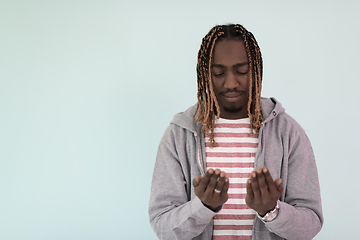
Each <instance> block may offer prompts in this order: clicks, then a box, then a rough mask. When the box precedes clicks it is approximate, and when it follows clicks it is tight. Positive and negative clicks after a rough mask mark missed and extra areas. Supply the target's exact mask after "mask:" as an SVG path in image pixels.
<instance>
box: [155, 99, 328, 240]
mask: <svg viewBox="0 0 360 240" xmlns="http://www.w3.org/2000/svg"><path fill="white" fill-rule="evenodd" d="M195 109H196V106H192V107H190V108H189V109H188V110H186V111H185V112H182V113H178V114H176V115H175V116H174V119H173V120H172V121H171V123H170V126H169V127H168V128H167V129H166V131H165V134H164V136H163V138H162V140H161V142H160V146H159V149H158V153H157V157H156V162H155V167H154V173H153V179H152V186H151V194H150V204H149V217H150V223H151V226H152V228H153V230H154V231H155V233H156V234H157V236H158V237H159V239H165V240H171V239H183V240H185V239H186V240H189V239H204V240H210V239H212V230H213V216H214V215H215V214H216V212H213V211H211V210H210V209H208V208H207V207H205V206H204V205H203V204H202V202H201V201H200V199H199V198H198V197H197V196H196V195H195V193H194V188H193V186H192V180H193V179H194V178H195V177H196V176H197V175H203V174H204V172H205V169H206V162H205V141H204V134H203V133H201V128H202V124H199V123H195V122H194V118H193V114H194V112H195ZM261 111H262V115H263V118H264V119H265V120H264V121H263V123H262V127H261V128H260V131H259V145H258V150H257V153H256V156H255V168H257V167H264V166H266V167H267V168H268V169H269V172H270V174H271V176H272V177H273V179H277V178H281V179H282V184H283V187H284V191H283V193H282V195H281V198H280V203H279V207H280V209H279V213H278V215H277V217H276V218H275V219H274V220H273V221H270V222H263V221H262V220H261V219H260V218H257V217H256V218H255V221H254V225H253V231H252V239H261V240H264V239H302V240H303V239H312V238H313V237H314V236H315V235H316V234H317V233H318V232H319V231H320V229H321V227H322V224H323V215H322V208H321V199H320V187H319V180H318V173H317V168H316V163H315V159H314V154H313V150H312V148H311V144H310V141H309V139H308V137H307V136H306V134H305V132H304V130H303V129H302V128H301V127H300V125H299V124H298V123H297V122H296V121H295V120H294V119H293V118H291V117H290V116H289V115H288V114H287V113H285V109H284V108H283V107H282V106H281V104H280V103H279V102H277V101H276V100H275V99H274V98H270V99H267V98H262V99H261Z"/></svg>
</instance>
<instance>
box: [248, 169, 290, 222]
mask: <svg viewBox="0 0 360 240" xmlns="http://www.w3.org/2000/svg"><path fill="white" fill-rule="evenodd" d="M281 183H282V180H281V178H278V179H276V180H275V181H273V179H272V177H271V175H270V172H269V170H268V169H267V168H266V167H264V168H257V169H256V170H255V171H253V172H252V173H251V174H250V178H249V179H248V181H247V183H246V191H247V193H246V197H245V201H246V204H247V205H248V206H249V207H250V208H252V209H254V210H255V211H256V212H258V214H259V215H260V216H264V215H265V214H266V213H267V212H269V211H271V210H273V209H274V208H275V206H276V202H277V200H279V198H280V196H281V193H282V192H283V190H284V188H283V186H282V184H281Z"/></svg>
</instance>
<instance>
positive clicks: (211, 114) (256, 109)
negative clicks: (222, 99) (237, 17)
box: [193, 24, 263, 147]
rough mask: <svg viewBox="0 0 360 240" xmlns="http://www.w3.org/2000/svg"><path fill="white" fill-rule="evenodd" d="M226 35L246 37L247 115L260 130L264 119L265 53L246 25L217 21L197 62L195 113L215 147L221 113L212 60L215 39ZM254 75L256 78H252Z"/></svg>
mask: <svg viewBox="0 0 360 240" xmlns="http://www.w3.org/2000/svg"><path fill="white" fill-rule="evenodd" d="M223 39H240V40H242V41H244V44H245V48H246V52H247V55H248V59H249V77H250V84H249V85H250V86H249V100H248V107H247V111H248V117H249V118H250V119H251V126H250V127H251V132H252V133H253V132H254V131H255V132H258V131H259V129H260V127H261V122H262V120H263V118H262V115H261V106H260V99H261V95H260V93H261V81H262V57H261V52H260V48H259V46H258V44H257V42H256V40H255V38H254V36H253V35H252V34H251V33H250V32H248V31H247V30H246V29H245V28H244V27H243V26H241V25H239V24H237V25H233V24H232V25H217V26H215V27H213V28H212V29H211V30H210V31H209V33H208V34H207V35H206V36H205V37H204V38H203V40H202V43H201V46H200V49H199V52H198V62H197V69H196V70H197V80H198V93H197V99H198V103H197V107H196V111H195V114H194V116H193V117H194V118H195V117H196V119H195V122H199V123H201V124H202V125H203V127H202V129H201V131H202V132H203V133H205V134H207V135H208V137H209V142H210V147H216V146H217V144H216V142H215V138H214V127H215V115H217V118H219V117H220V106H219V103H218V101H217V99H216V97H215V93H214V90H213V84H212V78H211V76H212V74H211V68H210V66H211V63H212V59H213V57H212V55H213V51H214V47H215V43H216V41H218V40H223ZM252 79H253V81H252Z"/></svg>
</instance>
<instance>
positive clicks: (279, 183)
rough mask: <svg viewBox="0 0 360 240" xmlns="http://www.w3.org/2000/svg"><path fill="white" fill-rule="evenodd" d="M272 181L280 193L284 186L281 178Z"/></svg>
mask: <svg viewBox="0 0 360 240" xmlns="http://www.w3.org/2000/svg"><path fill="white" fill-rule="evenodd" d="M274 182H275V186H276V189H277V190H278V191H279V192H280V193H282V192H283V191H284V187H283V185H282V179H281V178H278V179H276V180H275V181H274Z"/></svg>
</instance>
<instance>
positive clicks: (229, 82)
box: [224, 71, 239, 89]
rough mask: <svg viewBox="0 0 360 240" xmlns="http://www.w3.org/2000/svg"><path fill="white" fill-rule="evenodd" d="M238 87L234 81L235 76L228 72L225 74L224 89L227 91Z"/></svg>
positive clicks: (237, 83)
mask: <svg viewBox="0 0 360 240" xmlns="http://www.w3.org/2000/svg"><path fill="white" fill-rule="evenodd" d="M238 86H239V82H238V80H237V79H236V76H235V74H234V73H233V72H231V71H230V72H229V73H228V74H226V77H225V82H224V88H227V89H235V88H237V87H238Z"/></svg>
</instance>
